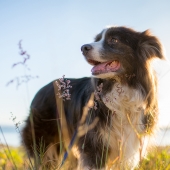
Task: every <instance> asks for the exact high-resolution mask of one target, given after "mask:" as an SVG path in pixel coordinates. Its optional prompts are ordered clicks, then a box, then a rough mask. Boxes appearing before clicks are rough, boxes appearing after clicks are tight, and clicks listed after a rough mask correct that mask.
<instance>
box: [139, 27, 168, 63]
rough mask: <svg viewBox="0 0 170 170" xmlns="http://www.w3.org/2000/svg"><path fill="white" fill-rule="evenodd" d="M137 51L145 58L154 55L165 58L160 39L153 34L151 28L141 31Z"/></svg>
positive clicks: (150, 57)
mask: <svg viewBox="0 0 170 170" xmlns="http://www.w3.org/2000/svg"><path fill="white" fill-rule="evenodd" d="M137 53H138V54H139V56H142V57H144V59H145V60H146V59H152V58H154V57H158V58H160V59H165V57H164V53H163V49H162V45H161V43H160V41H159V40H158V38H157V37H155V36H153V35H151V33H150V31H149V30H146V31H144V32H142V33H141V35H140V39H139V44H138V49H137Z"/></svg>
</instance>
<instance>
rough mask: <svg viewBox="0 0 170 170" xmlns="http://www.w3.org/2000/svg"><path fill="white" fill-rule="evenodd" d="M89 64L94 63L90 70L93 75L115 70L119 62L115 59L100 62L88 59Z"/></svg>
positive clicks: (117, 68) (118, 66)
mask: <svg viewBox="0 0 170 170" xmlns="http://www.w3.org/2000/svg"><path fill="white" fill-rule="evenodd" d="M88 62H89V63H90V64H92V65H94V67H93V68H92V70H91V72H92V74H93V75H98V74H103V73H108V72H116V71H117V70H119V68H120V62H119V61H117V60H114V61H109V62H104V63H100V62H98V61H94V60H90V61H88Z"/></svg>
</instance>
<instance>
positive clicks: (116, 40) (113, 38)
mask: <svg viewBox="0 0 170 170" xmlns="http://www.w3.org/2000/svg"><path fill="white" fill-rule="evenodd" d="M117 42H118V39H117V38H115V37H110V38H109V40H108V44H110V45H113V44H116V43H117Z"/></svg>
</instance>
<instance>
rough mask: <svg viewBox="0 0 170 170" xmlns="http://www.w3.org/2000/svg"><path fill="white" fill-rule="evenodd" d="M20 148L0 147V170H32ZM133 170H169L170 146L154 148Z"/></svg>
mask: <svg viewBox="0 0 170 170" xmlns="http://www.w3.org/2000/svg"><path fill="white" fill-rule="evenodd" d="M32 169H33V168H32V166H31V165H30V160H29V159H28V157H27V156H26V153H25V151H24V149H23V148H22V147H17V148H16V147H9V148H8V147H7V146H4V145H0V170H32ZM135 170H170V146H166V147H161V146H159V147H155V148H153V149H152V150H151V151H150V153H149V154H148V156H147V157H146V158H145V159H143V160H142V161H141V163H140V166H139V167H138V168H136V169H135Z"/></svg>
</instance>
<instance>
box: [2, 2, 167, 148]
mask: <svg viewBox="0 0 170 170" xmlns="http://www.w3.org/2000/svg"><path fill="white" fill-rule="evenodd" d="M169 7H170V1H168V0H164V1H159V0H150V1H147V0H138V1H136V0H130V1H124V0H119V1H118V0H105V1H104V0H103V1H102V0H93V1H92V0H86V1H83V0H62V1H59V0H48V1H46V0H41V1H40V0H37V1H34V0H24V1H19V0H16V1H10V0H5V1H4V0H0V74H1V77H0V126H1V130H2V131H1V133H0V143H5V140H4V136H5V139H6V141H7V143H8V144H9V145H13V146H19V145H20V141H21V140H20V135H19V133H18V131H17V129H16V123H19V127H20V128H22V125H23V124H24V120H25V119H26V117H27V116H28V114H29V105H30V102H31V100H32V99H33V97H34V95H35V93H36V92H37V91H38V90H39V89H40V88H41V87H42V86H44V85H45V84H47V83H49V82H50V81H53V80H54V79H56V78H60V77H62V76H63V75H66V77H69V78H79V77H84V76H91V71H90V70H91V66H90V65H88V64H87V63H86V61H85V59H84V58H83V55H82V54H81V51H80V48H81V46H82V45H83V44H86V43H90V42H92V41H93V39H94V37H95V35H96V34H97V33H99V32H100V31H101V30H102V29H103V28H105V26H107V25H116V26H127V27H131V28H133V29H135V30H137V31H145V30H146V29H150V30H151V32H152V33H153V34H154V35H156V36H157V37H158V38H159V39H160V41H161V42H162V44H163V46H164V49H165V54H166V57H167V61H157V62H155V63H154V67H155V69H156V72H157V74H158V78H159V108H160V119H159V125H160V127H161V130H160V131H158V133H157V136H156V137H155V139H156V142H157V143H158V144H159V145H165V144H170V130H169V129H168V128H169V127H170V113H169V112H170V109H169V105H170V100H169V98H170V64H169V62H168V59H169V58H170V10H169ZM21 40H22V41H21ZM21 49H23V50H24V51H26V53H25V55H20V52H21ZM28 55H29V56H30V58H29V59H28V60H26V63H25V64H24V65H23V64H17V65H16V66H15V67H12V66H13V64H15V63H18V62H23V61H24V57H28ZM26 76H27V77H26ZM19 84H20V85H19ZM2 132H3V133H2ZM3 135H4V136H3Z"/></svg>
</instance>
